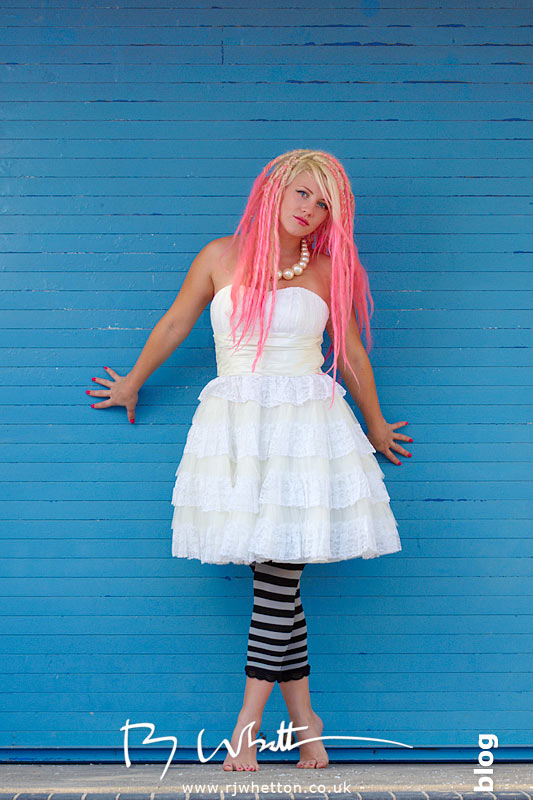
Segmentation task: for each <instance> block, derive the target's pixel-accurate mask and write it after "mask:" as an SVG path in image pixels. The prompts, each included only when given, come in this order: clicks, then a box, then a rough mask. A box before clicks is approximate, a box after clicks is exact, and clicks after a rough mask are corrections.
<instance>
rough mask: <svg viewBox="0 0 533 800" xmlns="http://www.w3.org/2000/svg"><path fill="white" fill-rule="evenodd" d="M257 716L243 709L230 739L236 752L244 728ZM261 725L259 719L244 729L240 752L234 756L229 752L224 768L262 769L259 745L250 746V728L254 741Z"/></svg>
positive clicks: (253, 770)
mask: <svg viewBox="0 0 533 800" xmlns="http://www.w3.org/2000/svg"><path fill="white" fill-rule="evenodd" d="M256 716H257V715H255V716H254V714H250V712H244V711H242V710H241V712H240V714H239V716H238V718H237V724H236V726H235V729H234V731H233V735H232V737H231V741H230V745H231V747H232V750H233V751H234V752H236V751H237V748H238V747H239V737H240V735H241V731H242V730H243V728H246V726H247V725H250V722H252V721H253V720H254V719H255V718H256ZM260 725H261V720H260V719H258V720H256V722H255V723H254V725H253V726H251V727H250V728H248V729H247V730H245V731H244V733H243V736H242V743H241V748H240V750H239V752H238V753H237V755H236V756H235V757H234V758H233V757H232V755H231V752H230V753H228V755H227V756H226V758H225V760H224V763H223V765H222V769H223V770H226V771H227V772H229V771H230V770H231V771H233V770H243V771H244V770H249V771H250V772H257V771H258V770H260V769H261V768H260V766H259V765H258V763H257V758H256V753H257V745H256V744H254V745H252V746H251V747H249V746H248V730H250V738H251V739H252V741H253V740H254V739H257V734H258V733H259V727H260Z"/></svg>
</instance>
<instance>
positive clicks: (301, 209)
mask: <svg viewBox="0 0 533 800" xmlns="http://www.w3.org/2000/svg"><path fill="white" fill-rule="evenodd" d="M328 214H329V209H328V204H327V202H326V199H325V198H324V197H323V196H322V194H321V193H320V187H319V186H318V183H317V182H316V180H315V179H314V177H313V174H312V173H311V172H300V174H299V175H297V176H296V178H295V179H294V180H293V181H292V183H289V184H288V185H287V186H286V188H285V193H284V195H283V199H282V201H281V206H280V210H279V220H280V224H281V225H282V226H283V228H284V229H285V230H286V232H287V233H289V234H291V235H292V236H297V237H299V238H301V237H302V236H308V235H309V234H310V233H312V232H313V231H314V230H315V229H316V228H318V226H319V225H320V224H321V223H322V222H323V221H324V220H325V219H326V217H327V216H328ZM296 217H300V218H301V219H303V220H304V221H305V222H307V225H302V224H301V223H300V222H298V220H297V219H296Z"/></svg>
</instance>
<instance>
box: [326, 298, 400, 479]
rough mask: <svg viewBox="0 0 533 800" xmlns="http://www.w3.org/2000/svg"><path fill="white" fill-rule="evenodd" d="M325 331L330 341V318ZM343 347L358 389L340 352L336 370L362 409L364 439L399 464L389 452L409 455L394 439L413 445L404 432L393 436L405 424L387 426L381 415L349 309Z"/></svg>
mask: <svg viewBox="0 0 533 800" xmlns="http://www.w3.org/2000/svg"><path fill="white" fill-rule="evenodd" d="M326 330H327V332H328V334H329V338H330V339H331V341H332V342H333V328H332V326H331V318H330V319H329V320H328V323H327V325H326ZM345 347H346V356H347V359H348V361H349V363H350V364H351V366H352V369H353V371H354V372H355V374H356V375H357V378H358V379H359V386H358V385H357V382H356V380H355V378H354V376H353V374H352V371H351V369H350V367H349V366H347V364H346V363H345V361H344V358H343V357H342V353H341V352H339V354H338V356H337V369H338V371H339V372H340V373H341V375H342V377H343V379H344V382H345V384H346V388H347V389H348V391H349V392H350V394H351V396H352V397H353V399H354V402H355V403H356V404H357V406H358V407H359V408H360V409H361V413H362V415H363V417H364V418H365V422H366V424H367V427H368V433H367V439H368V440H369V442H370V443H371V444H372V446H373V447H374V448H375V449H376V450H379V452H380V453H383V455H385V456H387V458H388V459H389V461H392V462H393V464H398V465H399V464H401V463H402V462H401V461H400V460H399V459H398V458H397V457H396V456H395V455H394V454H393V453H392V450H396V452H398V453H400V454H401V455H403V456H406V457H407V458H410V457H411V453H409V452H408V451H407V450H405V449H404V448H403V447H401V445H399V444H397V443H396V442H395V441H394V439H400V440H401V441H403V442H412V441H413V440H412V439H411V438H410V437H409V436H406V435H405V434H403V433H396V431H395V428H397V427H399V426H400V425H402V426H403V425H407V424H408V423H407V422H403V421H402V422H394V423H389V422H387V420H386V419H385V417H384V416H383V414H382V412H381V407H380V405H379V400H378V393H377V389H376V382H375V380H374V372H373V370H372V365H371V363H370V359H369V358H368V355H367V352H366V350H365V348H364V346H363V343H362V341H361V337H360V335H359V328H358V325H357V319H356V316H355V311H354V310H352V313H351V316H350V319H349V320H348V326H347V332H346V339H345ZM330 374H331V373H330Z"/></svg>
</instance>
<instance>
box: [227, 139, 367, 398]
mask: <svg viewBox="0 0 533 800" xmlns="http://www.w3.org/2000/svg"><path fill="white" fill-rule="evenodd" d="M270 170H271V172H270V174H268V173H269V171H270ZM301 172H310V173H312V175H313V176H314V178H315V180H316V182H317V184H318V186H319V187H320V191H321V193H322V195H323V197H324V199H325V200H326V202H327V205H328V209H329V214H328V215H327V217H326V218H325V219H324V221H323V222H322V223H321V224H320V225H319V226H318V228H316V230H315V231H314V232H313V234H312V241H311V242H310V241H307V244H308V247H309V250H310V253H311V251H312V253H316V254H320V253H326V254H327V255H329V256H330V257H331V292H330V305H331V321H332V327H333V343H332V345H331V346H330V348H329V350H328V353H327V354H326V356H325V358H326V359H327V358H328V357H329V355H330V353H331V351H332V350H333V354H334V355H333V364H332V366H331V367H330V369H329V370H327V372H330V371H331V370H332V369H333V394H332V401H331V402H332V404H333V399H334V397H335V384H336V376H337V357H338V353H339V351H341V352H342V356H343V359H344V363H345V364H347V365H348V366H349V368H350V370H351V372H352V374H353V375H354V377H355V380H356V382H357V384H358V385H359V381H358V379H357V375H356V374H355V372H354V370H353V368H352V365H351V364H350V362H349V361H348V359H347V356H346V349H345V332H346V327H347V324H348V320H349V318H350V315H351V312H352V310H353V307H354V304H355V309H356V313H357V324H358V328H359V333H361V332H362V330H363V327H364V326H365V327H366V338H367V346H366V348H365V349H366V352H367V353H368V352H370V350H371V348H372V338H371V333H370V317H371V316H372V314H373V312H374V302H373V300H372V296H371V294H370V287H369V283H368V275H367V273H366V271H365V269H364V267H363V265H362V264H361V262H360V261H359V255H358V252H357V247H356V245H355V242H354V238H353V237H354V234H353V225H354V211H355V199H354V195H353V192H352V189H351V186H350V181H349V179H348V177H347V175H346V172H345V171H344V168H343V166H342V164H341V163H340V161H338V159H336V158H335V157H334V156H333V155H331V154H330V153H326V152H324V151H322V150H307V149H298V150H290V151H289V152H287V153H283V154H282V155H280V156H277V158H274V159H273V160H272V161H270V162H269V163H268V164H267V165H266V166H265V167H264V169H263V170H262V171H261V172H260V174H259V175H258V176H257V178H256V179H255V181H254V184H253V186H252V190H251V192H250V196H249V198H248V202H247V204H246V208H245V210H244V213H243V215H242V217H241V220H240V222H239V224H238V226H237V229H236V230H235V233H234V234H233V236H232V239H231V242H230V244H229V247H232V246H233V245H234V244H235V241H236V240H237V237H238V240H239V241H238V251H237V264H236V268H235V274H234V276H233V281H232V285H231V299H232V303H233V310H232V313H231V317H230V324H231V326H232V331H231V332H232V336H233V342H235V332H236V329H237V328H238V327H239V325H241V323H244V327H243V331H242V334H241V336H240V339H239V342H238V343H237V347H238V345H239V344H240V342H241V341H242V339H243V336H244V335H245V333H246V331H247V330H248V328H250V327H251V333H250V335H251V334H252V332H253V330H254V325H255V320H256V319H257V317H258V316H259V317H260V331H259V342H258V348H257V355H256V357H255V360H254V362H253V365H252V372H253V371H254V370H255V365H256V362H257V360H258V359H259V358H260V357H261V353H262V352H263V346H264V342H265V340H266V338H267V336H268V331H269V330H270V322H271V319H272V312H273V309H274V305H275V297H276V288H277V287H276V284H277V277H276V275H277V269H278V267H277V265H278V263H279V257H280V248H279V232H278V220H279V212H280V206H281V201H282V197H283V194H284V191H285V188H286V187H287V185H288V184H290V183H292V181H293V180H294V179H295V178H296V176H297V175H299V174H300V173H301ZM226 251H227V250H225V251H224V253H225V252H226ZM327 251H329V252H327ZM224 253H223V254H222V255H221V258H222V257H223V255H224ZM269 280H272V287H273V288H272V304H271V308H270V315H269V318H268V322H267V327H266V331H264V316H265V307H266V298H267V295H268V294H269V291H268V289H267V286H268V282H269ZM241 286H243V287H244V295H243V300H242V313H241V316H240V319H239V320H238V322H234V320H235V315H236V313H237V303H238V291H239V289H240V287H241ZM367 296H368V300H369V303H370V314H369V313H368V310H367V302H366V301H367ZM263 332H264V335H263ZM330 408H331V406H330Z"/></svg>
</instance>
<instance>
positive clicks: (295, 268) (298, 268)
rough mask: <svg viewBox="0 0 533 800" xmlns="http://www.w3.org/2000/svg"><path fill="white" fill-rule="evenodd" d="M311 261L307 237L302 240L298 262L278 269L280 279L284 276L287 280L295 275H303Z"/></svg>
mask: <svg viewBox="0 0 533 800" xmlns="http://www.w3.org/2000/svg"><path fill="white" fill-rule="evenodd" d="M308 263H309V250H308V248H307V242H306V240H305V239H302V240H301V241H300V260H299V261H298V263H297V264H293V265H292V267H287V269H283V270H281V269H278V280H279V281H280V280H281V279H282V278H285V280H286V281H291V280H292V279H293V278H294V276H295V275H301V274H302V272H303V271H304V269H305V268H306V267H307V265H308Z"/></svg>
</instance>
